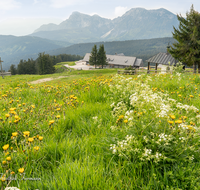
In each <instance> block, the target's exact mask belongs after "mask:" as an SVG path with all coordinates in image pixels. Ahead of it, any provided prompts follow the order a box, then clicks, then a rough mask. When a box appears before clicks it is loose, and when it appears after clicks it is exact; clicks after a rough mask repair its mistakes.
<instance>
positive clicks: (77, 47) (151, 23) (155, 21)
mask: <svg viewBox="0 0 200 190" xmlns="http://www.w3.org/2000/svg"><path fill="white" fill-rule="evenodd" d="M173 26H174V27H177V26H178V20H177V16H176V15H175V14H173V13H171V12H169V11H168V10H166V9H163V8H161V9H157V10H146V9H143V8H133V9H131V10H129V11H128V12H126V13H125V14H124V15H122V16H121V17H118V18H115V19H113V20H111V19H107V18H102V17H100V16H98V15H93V16H90V15H86V14H82V13H79V12H73V13H72V14H71V16H70V17H69V18H68V19H66V20H65V21H63V22H62V23H60V24H59V25H56V24H47V25H42V26H41V27H40V28H38V29H37V30H35V31H34V32H33V33H32V34H31V35H28V36H21V37H16V36H10V35H9V36H7V35H0V57H1V59H2V60H3V61H4V62H3V69H5V70H8V69H9V67H10V65H11V64H15V65H16V64H18V63H19V61H20V59H28V58H33V59H35V58H37V56H38V53H41V52H46V53H49V54H51V55H58V54H60V53H65V54H76V55H84V54H85V53H88V52H91V49H92V46H93V45H94V44H95V43H96V44H97V45H98V44H102V43H103V44H105V50H106V52H107V53H109V54H113V53H115V52H117V53H124V54H125V55H129V56H138V55H139V56H141V58H144V59H145V58H146V57H149V56H151V55H153V54H154V53H157V52H158V51H161V50H162V51H165V48H166V43H167V41H168V42H171V41H173V39H172V38H170V40H169V39H167V40H166V39H165V38H164V37H172V31H173ZM152 38H159V39H152ZM163 38H164V40H163ZM138 39H146V40H144V41H143V40H139V41H138ZM148 39H152V40H148ZM120 41H121V42H120ZM123 41H124V42H123ZM111 42H113V43H111ZM145 43H146V45H145ZM136 47H137V48H136ZM148 48H149V49H148Z"/></svg>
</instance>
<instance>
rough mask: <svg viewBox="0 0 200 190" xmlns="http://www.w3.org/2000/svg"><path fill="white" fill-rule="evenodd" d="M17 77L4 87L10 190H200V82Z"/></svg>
mask: <svg viewBox="0 0 200 190" xmlns="http://www.w3.org/2000/svg"><path fill="white" fill-rule="evenodd" d="M90 72H92V71H90ZM17 77H18V79H17V80H18V82H17V81H16V80H15V78H14V77H11V78H10V79H9V80H8V79H7V81H6V83H3V82H2V81H1V90H0V92H1V99H0V119H1V120H0V137H1V138H0V139H1V140H0V147H1V152H0V160H1V165H0V172H1V173H2V176H1V187H2V189H4V188H5V187H6V186H11V187H18V188H19V189H95V190H96V189H113V190H116V189H198V187H199V185H200V182H199V170H200V162H199V157H200V154H199V153H200V148H199V145H200V141H199V134H200V133H199V123H200V115H199V105H200V101H199V99H200V97H199V95H200V90H199V88H198V86H199V82H200V77H199V76H198V75H186V74H179V73H178V74H175V75H170V74H168V75H136V76H121V75H116V74H112V75H111V74H110V75H109V74H106V75H98V76H94V75H93V76H92V77H87V76H85V75H84V76H83V75H81V74H80V73H79V75H77V76H76V77H74V78H72V77H71V78H70V77H69V78H63V79H59V80H55V81H51V82H48V83H41V84H37V85H31V84H30V83H29V80H30V78H29V79H28V76H27V77H24V76H21V77H22V78H21V79H20V76H17Z"/></svg>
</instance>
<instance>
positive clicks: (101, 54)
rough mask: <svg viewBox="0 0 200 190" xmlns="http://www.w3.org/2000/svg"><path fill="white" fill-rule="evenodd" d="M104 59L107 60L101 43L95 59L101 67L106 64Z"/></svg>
mask: <svg viewBox="0 0 200 190" xmlns="http://www.w3.org/2000/svg"><path fill="white" fill-rule="evenodd" d="M106 60H107V57H106V52H105V50H104V45H103V44H101V45H100V46H99V51H98V54H97V61H98V65H102V69H103V66H104V65H107V62H106Z"/></svg>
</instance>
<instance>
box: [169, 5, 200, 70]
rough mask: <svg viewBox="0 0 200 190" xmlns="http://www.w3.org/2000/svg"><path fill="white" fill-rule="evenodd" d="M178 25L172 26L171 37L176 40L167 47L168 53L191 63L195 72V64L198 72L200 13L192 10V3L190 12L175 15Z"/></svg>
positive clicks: (199, 66) (199, 68)
mask: <svg viewBox="0 0 200 190" xmlns="http://www.w3.org/2000/svg"><path fill="white" fill-rule="evenodd" d="M177 18H178V20H179V22H180V23H179V27H178V28H177V29H176V28H175V27H174V32H173V33H172V34H173V38H174V39H176V42H175V43H173V47H172V46H171V47H170V49H169V53H170V54H171V55H172V56H173V57H174V58H175V59H178V60H179V61H181V62H183V63H185V64H187V65H188V66H192V65H193V69H194V73H196V65H198V72H199V73H200V13H199V12H197V11H195V10H194V7H193V5H192V6H191V8H190V12H187V13H186V18H184V17H182V16H181V15H177Z"/></svg>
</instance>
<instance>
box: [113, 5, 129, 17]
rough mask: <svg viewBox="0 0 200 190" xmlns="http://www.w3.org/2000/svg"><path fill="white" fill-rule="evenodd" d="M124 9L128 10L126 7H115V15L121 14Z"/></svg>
mask: <svg viewBox="0 0 200 190" xmlns="http://www.w3.org/2000/svg"><path fill="white" fill-rule="evenodd" d="M126 11H128V8H127V7H121V6H119V7H115V16H116V17H118V16H122V15H123V14H124V13H125V12H126Z"/></svg>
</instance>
